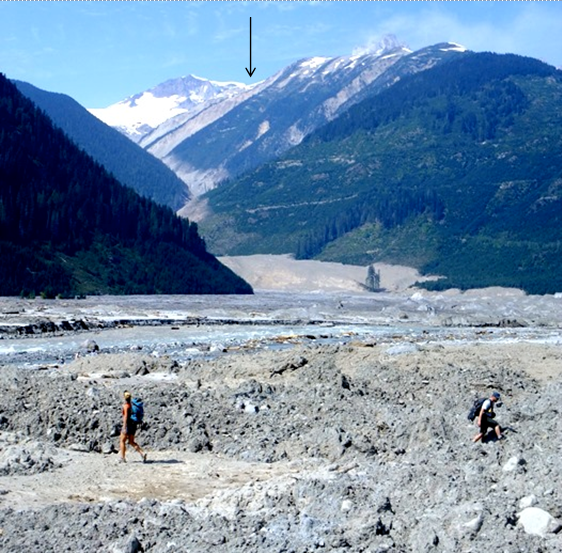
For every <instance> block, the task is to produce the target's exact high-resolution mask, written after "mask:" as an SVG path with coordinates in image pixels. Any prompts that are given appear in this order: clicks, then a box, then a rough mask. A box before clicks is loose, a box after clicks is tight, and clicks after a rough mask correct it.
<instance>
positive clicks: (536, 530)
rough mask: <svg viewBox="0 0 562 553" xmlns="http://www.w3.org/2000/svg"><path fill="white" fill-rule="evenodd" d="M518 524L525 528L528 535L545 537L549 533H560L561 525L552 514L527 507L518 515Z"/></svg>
mask: <svg viewBox="0 0 562 553" xmlns="http://www.w3.org/2000/svg"><path fill="white" fill-rule="evenodd" d="M517 516H518V518H519V520H518V522H517V524H518V525H520V526H522V527H523V530H525V532H526V533H527V534H532V535H534V536H541V537H543V538H544V537H545V536H546V535H547V534H548V533H551V532H558V531H559V530H560V528H561V524H560V522H559V521H557V520H556V519H555V518H554V517H553V516H552V515H551V514H550V513H548V512H547V511H544V510H543V509H539V508H538V507H527V508H526V509H523V510H522V511H521V512H520V513H518V515H517Z"/></svg>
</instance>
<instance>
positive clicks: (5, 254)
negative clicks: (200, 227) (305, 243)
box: [0, 74, 252, 297]
mask: <svg viewBox="0 0 562 553" xmlns="http://www.w3.org/2000/svg"><path fill="white" fill-rule="evenodd" d="M251 291H252V290H251V288H250V286H249V285H248V284H247V283H245V282H244V281H242V280H241V279H240V278H239V277H237V276H236V275H234V273H232V272H231V271H230V270H229V269H227V268H226V267H224V266H223V265H222V264H220V263H219V262H218V261H217V260H216V258H215V257H213V256H212V255H210V254H209V253H207V251H206V248H205V243H204V241H203V240H202V239H201V237H200V236H199V234H198V231H197V226H196V225H195V224H194V223H190V222H189V221H187V220H183V219H180V218H179V217H177V216H176V215H175V214H174V213H173V211H172V210H171V209H169V208H167V207H162V206H160V205H157V204H155V203H153V202H152V201H150V200H148V199H146V198H142V197H140V196H138V194H137V193H136V192H134V191H133V190H132V189H130V188H127V187H125V186H123V185H121V184H120V183H119V182H117V181H116V180H115V179H114V178H113V177H112V176H110V175H109V174H108V173H107V172H106V171H105V169H104V168H102V167H101V166H100V165H99V164H97V163H96V162H94V161H93V160H92V159H91V158H90V157H89V156H87V155H86V154H84V152H82V151H81V150H80V149H79V148H78V147H77V146H75V145H74V143H73V142H71V141H70V140H69V139H68V138H67V137H66V136H65V135H64V133H63V132H62V131H61V130H59V129H57V128H54V127H53V126H52V123H51V121H50V119H49V118H48V117H47V116H46V115H45V114H44V113H43V112H41V111H40V110H39V109H38V108H36V107H35V106H34V105H33V103H32V102H31V101H30V100H28V99H27V98H25V97H24V96H23V95H22V94H21V93H20V92H19V91H18V90H17V88H16V87H15V85H14V84H12V83H11V82H10V81H8V80H7V79H6V78H5V77H4V76H3V75H1V74H0V295H19V294H23V295H26V296H27V295H33V294H39V293H41V294H44V295H46V296H48V297H53V296H55V295H59V294H60V295H72V294H89V293H122V294H132V293H137V294H144V293H183V294H188V293H202V294H211V293H223V294H224V293H251Z"/></svg>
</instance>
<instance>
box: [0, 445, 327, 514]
mask: <svg viewBox="0 0 562 553" xmlns="http://www.w3.org/2000/svg"><path fill="white" fill-rule="evenodd" d="M62 455H64V457H65V459H64V460H63V459H62V457H61V461H62V463H63V467H62V468H60V469H58V470H56V471H49V472H43V473H40V474H35V475H25V476H24V475H16V476H13V475H12V476H3V477H0V490H1V492H2V496H0V502H1V505H2V507H3V508H6V507H11V508H14V509H28V508H38V507H43V506H47V505H53V504H57V503H67V502H80V503H93V502H97V501H109V500H122V499H128V500H133V501H139V500H140V499H142V498H151V499H156V500H159V501H169V500H172V499H173V500H183V501H186V502H195V501H197V500H198V499H201V498H203V497H208V496H213V495H215V494H216V493H217V492H220V491H222V490H227V489H235V488H240V487H242V486H244V485H245V484H247V483H250V482H252V483H256V482H264V481H268V480H272V479H275V478H279V477H284V476H288V475H296V474H297V473H300V472H302V471H303V470H306V469H312V468H313V467H314V466H316V465H317V464H318V463H317V462H313V461H312V460H311V461H310V462H308V463H307V462H306V461H299V462H298V463H295V462H279V463H248V462H244V461H239V460H235V459H227V458H223V457H220V456H218V455H214V454H211V453H207V454H201V453H198V454H195V453H189V452H178V451H159V452H149V459H148V461H147V462H146V463H142V462H141V461H140V459H139V456H138V454H137V453H136V452H131V453H130V454H129V455H128V460H127V463H120V462H119V460H118V456H117V455H101V454H95V453H81V452H74V451H68V450H66V451H64V452H63V453H62Z"/></svg>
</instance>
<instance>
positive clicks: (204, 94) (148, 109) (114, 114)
mask: <svg viewBox="0 0 562 553" xmlns="http://www.w3.org/2000/svg"><path fill="white" fill-rule="evenodd" d="M254 86H256V85H245V84H242V83H236V82H219V81H211V80H207V79H203V78H201V77H197V76H195V75H187V76H184V77H180V78H177V79H171V80H169V81H166V82H164V83H162V84H159V85H157V86H155V87H154V88H151V89H150V90H147V91H145V92H142V93H140V94H136V95H134V96H130V97H129V98H126V99H125V100H122V101H121V102H117V103H116V104H112V105H111V106H108V107H106V108H100V109H90V110H89V111H90V113H91V114H92V115H95V116H96V117H97V118H98V119H101V120H102V121H103V122H104V123H106V124H107V125H110V126H111V127H114V128H117V129H119V130H120V131H121V132H122V133H123V134H125V135H126V136H128V137H129V138H130V139H131V140H133V141H135V142H140V141H141V140H142V139H143V137H145V136H146V135H147V134H149V133H150V132H151V131H153V130H154V129H156V128H157V127H159V126H160V125H162V124H163V123H165V122H166V121H168V120H170V119H173V118H175V117H177V116H178V115H182V114H186V113H191V112H196V111H198V109H200V108H201V107H202V106H208V105H209V104H212V103H214V102H217V101H220V100H225V99H228V98H232V97H234V96H237V95H238V94H240V93H242V92H245V91H248V90H250V89H252V88H253V87H254Z"/></svg>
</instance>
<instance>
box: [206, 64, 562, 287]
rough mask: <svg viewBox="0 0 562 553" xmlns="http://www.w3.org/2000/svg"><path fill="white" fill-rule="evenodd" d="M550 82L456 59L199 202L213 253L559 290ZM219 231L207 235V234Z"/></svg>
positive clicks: (557, 169) (558, 155) (555, 78)
mask: <svg viewBox="0 0 562 553" xmlns="http://www.w3.org/2000/svg"><path fill="white" fill-rule="evenodd" d="M560 128H562V74H561V72H560V71H558V70H556V69H555V68H553V67H551V66H548V65H546V64H544V63H542V62H540V61H538V60H534V59H531V58H524V57H521V56H515V55H497V54H488V53H484V54H473V53H471V54H466V55H464V56H462V57H458V58H455V59H452V60H450V61H446V62H444V63H441V64H439V65H438V66H436V67H433V68H431V69H428V70H426V71H422V72H419V73H417V74H415V75H410V76H406V77H404V78H403V79H401V80H400V81H398V82H397V83H395V84H394V85H392V86H390V87H388V88H387V89H385V90H383V91H381V92H380V93H378V94H376V95H374V96H372V97H370V98H368V99H366V100H364V101H363V102H361V103H359V104H357V105H355V106H353V107H351V108H350V109H349V110H348V111H347V112H346V113H344V114H343V115H342V116H340V117H339V118H337V119H335V120H334V121H332V122H331V123H329V124H328V125H326V126H324V127H323V128H321V129H319V130H318V131H316V132H315V133H312V134H311V135H309V137H307V138H306V139H305V140H304V142H303V143H302V144H301V145H299V146H297V147H296V148H294V149H293V150H291V151H290V152H289V153H288V154H286V155H285V156H284V157H283V158H282V159H279V160H277V161H275V162H272V163H268V164H266V165H264V166H262V167H260V168H259V169H257V170H256V171H253V172H250V173H248V174H246V175H244V176H243V177H242V178H240V179H237V180H234V181H232V182H230V183H228V184H227V185H226V186H222V187H220V188H218V189H216V190H214V191H212V192H210V193H209V194H208V198H209V204H210V206H211V208H212V210H213V212H214V215H213V216H212V217H210V218H209V219H207V220H205V221H204V222H202V223H201V225H202V228H204V230H205V235H206V237H207V240H208V242H209V244H210V248H211V251H213V252H215V253H217V254H218V253H220V254H227V253H228V254H233V255H234V254H238V255H242V254H251V253H292V254H294V255H295V256H296V257H299V258H303V259H305V258H314V259H322V260H328V261H339V262H343V263H352V264H360V265H370V264H372V263H374V262H377V261H378V262H382V261H385V262H390V263H401V264H406V265H411V266H415V267H417V268H418V269H420V270H421V271H422V272H424V273H432V274H439V275H443V276H444V277H445V278H443V279H442V280H440V281H438V282H437V283H434V284H431V285H428V286H434V287H439V288H448V287H459V288H462V289H466V288H470V287H482V286H492V285H502V286H513V287H518V288H522V289H524V290H526V291H528V292H531V293H551V292H557V291H562V258H561V257H560V244H561V240H562V220H561V219H562V135H561V134H560ZM219 228H220V233H219V232H217V229H219Z"/></svg>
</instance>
